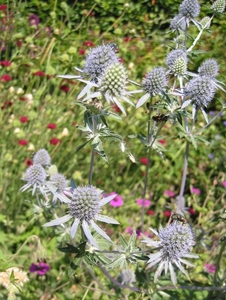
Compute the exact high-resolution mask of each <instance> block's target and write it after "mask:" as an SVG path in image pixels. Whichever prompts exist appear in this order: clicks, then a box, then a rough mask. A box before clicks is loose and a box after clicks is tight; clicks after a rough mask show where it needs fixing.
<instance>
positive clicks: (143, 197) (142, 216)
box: [141, 100, 152, 232]
mask: <svg viewBox="0 0 226 300" xmlns="http://www.w3.org/2000/svg"><path fill="white" fill-rule="evenodd" d="M150 106H151V100H150V102H149V107H148V132H147V137H148V141H147V144H148V145H149V144H150V143H151V140H152V136H151V135H150V132H151V109H150ZM150 156H151V148H149V150H148V163H147V165H146V171H145V178H144V189H143V194H142V199H143V200H142V208H141V230H142V232H144V203H145V195H146V192H147V185H148V171H149V167H150Z"/></svg>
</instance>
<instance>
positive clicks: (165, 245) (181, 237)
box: [142, 221, 198, 285]
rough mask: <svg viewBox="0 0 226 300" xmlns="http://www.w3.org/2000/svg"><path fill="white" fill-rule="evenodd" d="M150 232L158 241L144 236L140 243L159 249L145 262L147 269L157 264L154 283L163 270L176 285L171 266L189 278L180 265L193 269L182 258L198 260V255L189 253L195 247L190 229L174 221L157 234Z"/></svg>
mask: <svg viewBox="0 0 226 300" xmlns="http://www.w3.org/2000/svg"><path fill="white" fill-rule="evenodd" d="M150 230H151V231H152V232H153V233H154V234H156V235H157V236H158V237H159V239H160V241H155V240H152V239H150V238H148V237H146V236H145V237H144V240H143V241H142V242H144V243H146V244H147V245H148V246H150V247H155V248H157V249H159V251H158V252H157V253H154V254H149V255H148V257H149V260H148V261H147V268H148V269H150V268H152V267H153V266H155V265H157V264H158V268H157V270H156V271H155V275H154V282H157V280H158V277H159V276H160V275H161V273H162V271H163V270H165V274H167V272H168V270H169V272H170V277H171V281H172V283H173V284H174V285H176V284H177V278H176V274H175V271H174V267H173V265H175V266H176V267H177V268H178V269H180V271H181V272H182V273H183V274H185V275H186V276H187V277H188V278H189V275H188V272H187V271H186V270H185V268H184V267H183V265H182V263H183V264H185V265H188V266H191V267H194V265H193V264H192V263H190V262H189V261H187V260H186V259H184V258H198V255H196V254H191V253H189V252H190V251H191V248H192V247H193V246H194V245H195V240H194V234H193V231H192V229H191V228H190V227H189V226H186V225H181V224H179V223H178V222H176V221H174V222H173V223H171V224H170V225H168V226H167V227H165V228H163V229H159V232H157V231H156V230H154V229H152V228H150Z"/></svg>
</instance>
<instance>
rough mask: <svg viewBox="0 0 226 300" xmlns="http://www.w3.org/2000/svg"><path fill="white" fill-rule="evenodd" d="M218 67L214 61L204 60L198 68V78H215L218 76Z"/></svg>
mask: <svg viewBox="0 0 226 300" xmlns="http://www.w3.org/2000/svg"><path fill="white" fill-rule="evenodd" d="M218 71H219V66H218V63H217V61H216V60H215V59H206V60H205V61H204V62H203V63H202V64H201V66H200V67H199V68H198V72H199V75H200V76H207V77H211V78H215V77H216V76H217V75H218Z"/></svg>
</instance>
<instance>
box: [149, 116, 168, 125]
mask: <svg viewBox="0 0 226 300" xmlns="http://www.w3.org/2000/svg"><path fill="white" fill-rule="evenodd" d="M168 118H169V116H167V115H164V114H158V115H156V116H153V117H152V120H154V121H156V122H157V123H160V122H166V121H167V120H168Z"/></svg>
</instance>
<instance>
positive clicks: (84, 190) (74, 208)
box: [43, 185, 119, 248]
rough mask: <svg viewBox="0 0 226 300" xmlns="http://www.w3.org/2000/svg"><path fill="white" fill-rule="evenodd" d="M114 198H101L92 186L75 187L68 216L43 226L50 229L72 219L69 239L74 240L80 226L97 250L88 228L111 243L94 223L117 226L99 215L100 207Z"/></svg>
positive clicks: (115, 222) (113, 220)
mask: <svg viewBox="0 0 226 300" xmlns="http://www.w3.org/2000/svg"><path fill="white" fill-rule="evenodd" d="M115 196H116V194H114V195H110V196H108V197H106V198H103V197H102V191H101V190H99V189H97V188H96V187H94V186H92V185H88V186H83V187H77V188H75V189H74V190H73V192H72V196H71V201H70V202H69V203H67V205H68V210H69V212H68V214H66V215H65V216H63V217H61V218H57V219H55V220H52V221H50V222H48V223H46V224H44V225H43V226H45V227H50V226H56V225H62V224H64V223H66V222H67V221H69V220H71V219H72V220H73V221H72V226H71V229H70V234H71V237H72V238H74V236H75V234H76V232H77V229H78V227H79V226H81V228H82V230H83V232H84V234H85V236H86V238H87V240H88V241H89V243H90V244H92V245H93V246H95V247H96V248H99V246H98V244H97V242H96V241H95V239H94V237H93V236H92V234H91V230H90V228H92V229H93V230H95V231H96V232H97V233H98V234H100V235H101V236H102V237H103V238H105V239H106V240H108V241H109V242H112V241H111V239H110V237H109V236H108V235H107V234H106V233H105V232H104V231H103V230H102V229H101V228H100V227H99V226H98V225H97V224H96V223H95V221H101V222H105V223H109V224H119V223H118V222H117V221H116V220H115V219H112V218H110V217H107V216H104V215H101V210H102V206H103V205H105V204H106V203H108V202H110V201H111V200H112V199H114V197H115Z"/></svg>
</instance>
